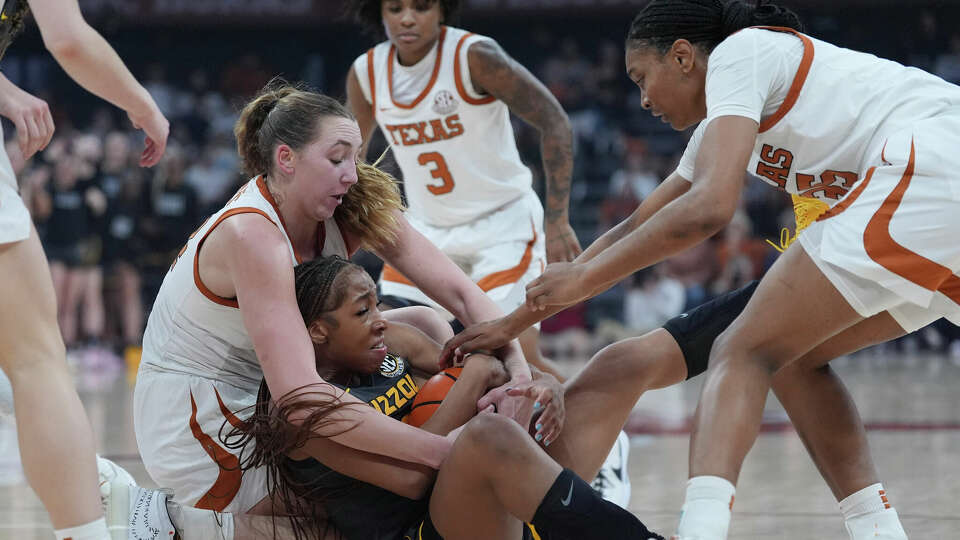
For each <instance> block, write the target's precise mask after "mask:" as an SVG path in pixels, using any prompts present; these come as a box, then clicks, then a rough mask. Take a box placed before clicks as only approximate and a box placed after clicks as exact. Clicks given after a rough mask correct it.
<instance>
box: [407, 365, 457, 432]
mask: <svg viewBox="0 0 960 540" xmlns="http://www.w3.org/2000/svg"><path fill="white" fill-rule="evenodd" d="M461 371H463V368H458V367H451V368H447V369H445V370H443V371H441V372H439V373H437V374H436V375H434V376H433V377H430V378H429V379H428V380H427V382H425V383H423V386H422V387H421V388H420V391H419V392H417V397H415V398H414V399H413V408H412V409H410V414H408V415H407V416H406V418H404V419H403V421H404V422H406V423H408V424H410V425H411V426H416V427H420V426H422V425H423V424H424V423H425V422H426V421H427V420H429V419H430V417H431V416H433V412H434V411H436V410H437V407H439V406H440V402H441V401H443V398H445V397H447V392H449V391H450V388H451V387H452V386H453V383H455V382H457V377H459V376H460V372H461Z"/></svg>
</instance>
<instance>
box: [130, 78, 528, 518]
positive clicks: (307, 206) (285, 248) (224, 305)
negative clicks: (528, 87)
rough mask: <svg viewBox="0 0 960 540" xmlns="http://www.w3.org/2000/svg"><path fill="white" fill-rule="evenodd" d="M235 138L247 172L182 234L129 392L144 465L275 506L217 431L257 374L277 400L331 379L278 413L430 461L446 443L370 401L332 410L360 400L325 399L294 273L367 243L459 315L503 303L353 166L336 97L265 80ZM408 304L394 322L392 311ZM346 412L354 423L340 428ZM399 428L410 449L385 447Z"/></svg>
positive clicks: (191, 491)
mask: <svg viewBox="0 0 960 540" xmlns="http://www.w3.org/2000/svg"><path fill="white" fill-rule="evenodd" d="M235 134H236V136H237V148H238V152H239V154H240V156H241V159H242V162H243V164H244V168H245V169H246V172H247V173H248V174H250V175H251V176H252V179H251V180H250V181H249V182H247V183H246V184H245V185H244V186H243V187H241V188H240V190H239V191H238V192H237V193H236V195H234V197H233V198H232V199H231V200H230V201H229V202H228V203H227V204H226V205H225V206H224V207H223V208H222V209H221V210H220V211H218V212H216V213H215V214H213V215H212V216H211V217H210V218H209V219H207V221H206V222H205V223H204V224H203V225H201V226H200V228H199V229H198V230H197V231H196V232H195V233H194V234H192V235H191V236H190V238H189V239H188V240H187V243H186V245H185V246H184V248H183V250H181V252H180V254H179V256H178V257H177V259H176V260H175V261H174V263H173V264H172V266H171V268H170V271H169V272H168V273H167V275H166V276H165V278H164V281H163V284H162V285H161V288H160V291H159V293H158V296H157V299H156V302H155V303H154V308H153V311H152V312H151V314H150V318H149V321H148V322H147V326H146V331H145V334H144V344H143V358H142V361H141V364H140V371H139V374H138V377H137V384H136V388H135V391H134V427H135V430H136V434H137V443H138V445H139V449H140V453H141V455H142V457H143V462H144V465H145V467H146V469H147V472H148V473H149V474H150V475H151V477H153V479H154V480H155V481H156V482H157V483H158V484H160V485H163V486H164V487H169V488H172V489H173V491H174V494H175V495H174V498H175V501H176V502H177V503H181V504H182V505H184V506H188V507H196V508H200V509H206V510H214V511H217V512H230V513H228V514H222V515H221V516H220V517H222V518H223V519H225V520H226V519H229V520H232V519H233V518H232V514H231V513H235V514H241V515H242V514H248V513H267V514H270V513H272V511H273V510H272V503H271V501H270V500H269V499H267V497H266V495H267V494H266V484H265V482H266V473H265V471H264V470H263V469H262V468H253V469H248V470H244V471H241V470H240V469H239V463H240V456H238V455H236V454H234V453H231V452H230V451H229V450H228V449H227V448H225V447H224V444H223V441H222V440H218V434H219V433H220V428H221V426H222V425H223V424H224V422H225V421H227V422H230V423H234V424H235V423H238V422H242V418H241V416H243V414H245V413H243V412H241V411H247V413H249V412H250V411H251V406H252V405H253V404H254V403H255V402H256V398H257V391H258V389H259V386H260V381H261V379H266V381H267V383H268V384H269V385H270V388H271V390H273V391H274V393H275V394H276V395H281V396H282V395H288V394H290V393H291V392H293V393H294V394H296V392H295V391H296V389H298V388H301V387H303V386H304V385H313V386H314V387H317V388H321V389H322V388H326V389H328V390H329V392H327V395H328V397H329V399H327V400H321V401H320V402H318V401H317V400H313V402H312V403H313V405H316V407H311V408H307V409H301V410H299V411H298V413H297V414H295V415H293V416H292V417H291V418H289V419H288V420H289V421H290V422H291V423H293V424H294V425H299V424H300V423H301V422H303V421H304V419H305V418H306V416H307V412H308V410H313V409H316V410H318V411H320V412H319V413H318V414H319V415H321V416H324V417H325V418H329V420H330V422H328V423H319V424H317V423H315V424H312V427H314V428H315V429H314V431H313V432H314V433H315V434H316V435H318V436H321V437H328V438H329V439H330V440H331V441H332V442H334V443H336V444H340V445H344V446H346V447H349V448H354V449H357V450H360V451H363V452H367V453H370V454H373V455H381V456H390V457H391V458H395V459H402V460H405V461H408V462H410V463H416V464H419V465H424V466H427V467H431V468H437V467H439V465H440V463H441V462H442V461H443V460H444V459H445V457H446V455H447V454H448V453H449V451H450V447H451V445H452V442H453V440H452V438H446V437H443V436H438V435H435V434H431V433H428V432H425V431H422V430H418V429H415V428H413V427H410V426H407V425H406V424H402V423H399V422H392V421H389V419H387V418H385V417H383V416H382V415H380V414H377V413H375V411H372V410H371V409H369V408H360V407H341V406H340V404H341V403H355V404H356V403H361V402H360V401H359V400H357V399H356V398H355V397H353V396H352V395H350V394H345V395H342V396H339V397H337V398H336V399H334V397H333V396H334V394H333V393H332V392H334V388H333V387H332V386H330V385H329V384H328V382H327V381H324V380H323V379H322V378H321V376H320V375H318V373H317V370H316V369H315V365H314V355H313V345H312V343H311V341H310V335H309V333H308V332H307V329H306V327H305V326H304V323H303V319H302V317H301V315H300V313H299V309H298V308H297V302H296V296H295V293H296V288H295V282H294V268H295V267H296V266H297V265H299V264H301V263H303V262H305V261H309V260H312V259H314V258H316V257H320V256H328V255H340V256H343V257H348V256H349V255H350V254H351V253H353V252H354V251H355V250H356V249H358V248H359V247H361V246H365V247H366V248H368V249H371V250H373V251H374V252H375V253H377V254H378V255H380V256H381V257H382V258H384V259H385V260H387V261H389V262H390V263H391V264H393V265H395V266H396V267H397V268H400V269H402V270H403V272H404V273H405V274H407V275H409V276H410V277H411V279H413V280H414V281H415V282H417V283H418V284H419V286H420V287H422V288H423V289H424V290H427V291H430V293H431V294H432V295H433V297H434V298H436V299H437V301H438V302H440V303H441V304H442V305H444V306H445V307H446V308H447V309H449V310H450V311H451V312H453V313H455V314H457V316H458V317H461V318H466V319H468V320H471V321H479V320H483V319H486V318H490V317H493V316H496V315H497V314H499V310H498V309H497V307H496V305H495V304H494V303H493V302H492V301H491V300H489V299H488V298H487V297H486V296H485V295H484V294H483V293H482V291H481V290H480V289H479V288H478V287H476V285H475V284H473V283H472V282H471V281H469V279H467V277H466V276H465V275H464V274H463V273H462V272H461V271H460V270H459V269H458V268H457V267H456V266H455V265H454V264H453V263H451V262H450V261H449V259H447V258H446V257H445V256H444V255H443V254H442V253H440V252H439V251H438V250H437V249H436V248H435V247H434V246H433V245H432V244H430V243H429V242H428V241H427V240H426V239H425V238H424V237H423V236H421V235H420V234H419V233H417V232H416V231H415V230H414V229H413V228H411V227H410V226H409V224H408V223H407V221H406V219H405V218H404V216H403V214H402V206H401V202H400V195H399V192H398V191H397V188H396V186H395V184H394V180H393V178H392V177H390V176H389V175H387V174H385V173H383V172H381V171H380V170H378V169H377V168H376V167H373V166H370V165H367V164H364V163H362V162H361V161H360V159H359V152H360V148H361V146H362V140H361V138H360V130H359V128H358V126H357V123H356V121H355V120H354V118H353V115H352V113H350V111H349V110H347V109H346V108H345V107H344V106H343V105H342V104H341V103H339V102H338V101H336V100H334V99H332V98H330V97H327V96H324V95H322V94H319V93H316V92H313V91H310V90H308V89H306V88H303V87H298V86H294V85H290V84H288V83H286V82H285V81H282V80H274V81H272V82H271V83H270V84H268V85H267V87H265V88H264V89H263V90H262V91H261V93H260V94H259V95H258V96H257V97H256V98H254V99H253V100H252V101H250V102H249V103H248V104H247V105H246V106H245V107H244V109H243V111H242V112H241V114H240V118H239V119H238V121H237V124H236V127H235ZM419 309H422V310H424V311H426V312H428V313H431V314H432V313H433V312H432V311H431V310H427V309H426V308H419ZM405 312H407V311H406V310H396V311H394V312H391V314H390V317H391V318H392V319H394V320H402V318H403V317H404V316H405ZM434 317H435V316H434ZM437 320H438V321H439V319H437ZM498 353H499V354H502V355H503V356H502V358H501V359H502V360H503V362H504V367H505V369H506V371H507V372H508V373H509V374H510V376H511V377H512V378H513V380H515V381H517V382H518V383H521V382H523V381H527V380H529V379H530V372H529V370H528V368H527V366H526V363H525V362H524V361H523V357H522V355H521V354H520V349H519V346H518V345H516V344H511V345H510V346H508V347H506V348H504V349H503V350H502V351H498ZM296 399H298V398H296V397H295V398H294V400H296ZM505 403H506V404H507V405H508V406H510V404H511V403H513V404H514V405H512V406H514V407H515V406H519V405H520V404H521V403H522V400H521V399H519V398H510V399H509V400H506V401H505ZM341 421H343V422H349V423H352V424H356V427H355V428H354V429H349V430H343V429H340V428H338V427H336V425H338V424H339V423H340V422H341ZM399 438H403V440H405V441H406V444H404V445H402V446H397V445H396V444H394V443H393V442H392V441H393V440H396V439H399ZM230 528H231V529H232V526H231V527H230Z"/></svg>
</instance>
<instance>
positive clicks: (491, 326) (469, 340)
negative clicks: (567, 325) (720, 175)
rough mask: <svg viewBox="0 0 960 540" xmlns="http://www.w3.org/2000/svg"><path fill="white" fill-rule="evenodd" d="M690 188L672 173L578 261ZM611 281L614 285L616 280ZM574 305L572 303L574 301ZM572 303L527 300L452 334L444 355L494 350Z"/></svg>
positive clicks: (640, 223) (594, 255) (603, 247)
mask: <svg viewBox="0 0 960 540" xmlns="http://www.w3.org/2000/svg"><path fill="white" fill-rule="evenodd" d="M689 189H690V182H689V181H688V180H686V179H684V178H683V177H681V176H679V175H677V174H676V173H674V174H671V175H670V176H669V177H667V179H666V180H664V181H663V182H662V183H661V184H660V185H659V186H657V189H655V190H654V191H653V193H651V194H650V196H648V197H647V198H646V199H644V200H643V202H641V203H640V205H639V206H638V207H637V208H636V210H634V211H633V214H631V215H630V217H628V218H627V219H625V220H623V221H622V222H620V223H619V224H618V225H616V226H615V227H613V228H612V229H610V230H609V231H607V232H606V233H604V234H603V236H601V237H600V238H598V239H596V240H595V241H594V242H593V243H592V244H590V247H588V248H587V249H586V250H585V251H584V252H583V253H581V254H580V255H579V256H578V257H577V258H576V260H575V261H574V262H575V263H584V262H587V261H589V260H591V259H593V258H594V257H596V256H597V255H598V254H600V253H602V252H603V251H604V250H605V249H607V248H608V247H610V246H612V245H613V244H614V243H616V242H617V241H618V240H620V239H621V238H623V237H625V236H626V235H628V234H630V233H631V232H633V231H634V230H636V228H637V227H639V226H640V225H642V224H643V223H644V222H646V220H647V219H649V218H650V216H652V215H654V214H656V213H657V212H658V211H660V209H661V208H663V207H664V206H666V205H667V204H669V203H670V202H672V201H673V200H675V199H676V198H677V197H679V196H681V195H683V194H684V193H686V192H687V191H688V190H689ZM610 285H613V284H612V283H611V284H610ZM570 305H572V304H570ZM570 305H557V306H549V307H547V308H546V309H544V310H534V309H531V308H529V307H528V306H527V305H526V304H524V305H521V306H520V307H518V308H517V309H515V310H513V311H512V312H511V313H510V314H509V315H506V316H505V317H503V318H501V319H497V320H493V321H488V322H486V323H482V324H480V325H474V326H471V327H469V328H467V329H466V330H464V331H463V332H461V333H459V334H457V335H456V336H454V337H453V338H451V339H450V340H449V341H448V342H447V343H446V344H445V345H444V347H443V351H442V352H441V359H444V360H446V359H448V358H450V357H451V355H452V354H453V353H454V351H455V350H457V349H459V350H460V352H461V353H468V352H472V351H475V350H484V349H486V350H491V349H495V348H496V347H499V346H500V344H502V343H504V342H506V341H508V340H511V339H514V338H516V337H517V336H519V335H520V334H521V333H522V332H523V331H524V330H526V329H527V328H529V327H530V326H531V325H533V324H536V323H538V322H540V321H542V320H544V319H546V318H547V317H550V316H552V315H554V314H556V313H559V312H561V311H563V310H564V309H566V308H568V307H570Z"/></svg>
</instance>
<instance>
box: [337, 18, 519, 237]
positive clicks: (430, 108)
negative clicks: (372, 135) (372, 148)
mask: <svg viewBox="0 0 960 540" xmlns="http://www.w3.org/2000/svg"><path fill="white" fill-rule="evenodd" d="M482 40H490V38H487V37H483V36H478V35H475V34H471V33H470V32H467V31H465V30H460V29H458V28H453V27H449V26H443V27H441V29H440V36H439V38H438V39H437V43H436V44H435V45H434V49H433V50H432V51H431V52H430V54H428V55H427V56H426V57H424V58H423V59H422V60H420V62H418V63H417V64H416V65H414V66H408V67H405V66H401V65H400V64H399V62H398V61H397V51H396V48H395V47H394V46H392V45H391V44H390V42H389V41H385V42H383V43H380V44H379V45H377V46H375V47H374V48H372V49H370V50H369V51H367V53H366V54H363V55H361V56H360V57H359V58H357V59H356V61H354V63H353V69H354V73H356V76H357V80H358V81H359V83H360V89H361V90H362V91H363V95H364V97H365V98H366V100H367V103H369V104H370V106H371V107H372V109H373V114H374V117H375V118H376V120H377V123H378V124H379V125H380V129H381V130H383V134H384V136H385V137H386V139H387V142H388V143H389V144H390V147H391V148H392V149H393V155H394V157H395V158H396V160H397V163H398V164H399V165H400V169H401V170H402V171H403V178H404V189H405V191H406V195H407V203H408V204H409V207H410V208H409V212H410V213H411V214H413V215H415V216H416V217H417V218H418V219H420V220H422V221H424V222H426V223H429V224H431V225H435V226H440V227H451V226H454V225H460V224H463V223H467V222H470V221H473V220H474V219H476V218H478V217H480V216H482V215H484V214H487V213H489V212H491V211H493V210H496V209H497V208H500V207H502V206H504V205H505V204H507V203H510V202H512V201H514V200H516V199H517V198H519V197H521V196H522V195H523V194H525V193H526V192H528V191H530V190H531V185H532V176H531V173H530V170H529V169H528V168H527V167H526V165H524V164H523V162H522V161H521V160H520V154H519V152H518V151H517V144H516V140H515V139H514V136H513V127H512V126H511V124H510V111H509V110H508V108H507V106H506V105H505V104H504V103H503V102H502V101H499V100H497V99H495V98H494V97H493V96H489V95H481V94H478V93H477V91H476V89H474V87H473V83H472V81H471V79H470V70H469V68H468V63H467V50H468V49H469V48H470V46H471V45H472V44H474V43H477V42H478V41H482ZM403 94H407V95H403Z"/></svg>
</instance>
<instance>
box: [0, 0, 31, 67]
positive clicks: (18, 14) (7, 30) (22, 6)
mask: <svg viewBox="0 0 960 540" xmlns="http://www.w3.org/2000/svg"><path fill="white" fill-rule="evenodd" d="M29 12H30V5H29V4H28V3H27V0H8V1H7V3H6V4H4V5H3V13H2V15H0V58H3V55H4V54H5V53H6V52H7V49H8V48H9V47H10V44H11V43H13V40H14V39H16V37H17V36H18V35H19V34H20V31H21V30H23V20H24V19H26V18H27V13H29Z"/></svg>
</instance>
